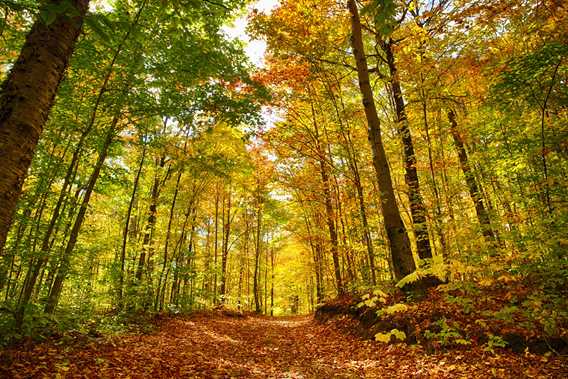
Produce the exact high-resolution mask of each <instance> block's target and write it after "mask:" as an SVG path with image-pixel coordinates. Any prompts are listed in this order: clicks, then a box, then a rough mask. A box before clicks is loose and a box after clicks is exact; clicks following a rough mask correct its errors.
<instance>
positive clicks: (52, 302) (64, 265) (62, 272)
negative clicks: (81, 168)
mask: <svg viewBox="0 0 568 379" xmlns="http://www.w3.org/2000/svg"><path fill="white" fill-rule="evenodd" d="M119 120H120V115H116V116H115V117H114V119H113V120H112V123H111V125H110V127H109V129H108V131H107V134H106V137H105V141H104V144H103V147H102V149H101V151H100V152H99V158H98V160H97V163H96V164H95V167H94V169H93V172H92V174H91V177H90V178H89V182H88V183H87V187H86V188H85V194H84V196H83V201H82V202H81V207H80V208H79V213H78V214H77V218H76V219H75V223H74V224H73V228H72V229H71V234H70V235H69V241H68V242H67V246H66V247H65V251H64V252H63V256H62V257H61V266H60V268H59V270H58V272H57V276H56V277H55V281H54V283H53V286H52V288H51V291H50V293H49V298H48V299H47V304H46V306H45V312H46V313H52V312H53V311H54V310H55V307H56V306H57V302H58V301H59V295H60V294H61V290H62V289H63V281H64V280H65V277H66V276H67V273H68V271H69V264H70V259H71V253H72V252H73V249H74V248H75V244H76V243H77V238H78V237H79V232H80V230H81V226H82V225H83V221H84V220H85V215H86V214H87V207H88V205H89V201H90V199H91V195H92V194H93V191H94V189H95V184H96V183H97V180H98V178H99V175H100V173H101V169H102V167H103V165H104V162H105V160H106V157H107V155H108V149H109V147H110V145H111V144H112V141H113V139H114V136H115V132H116V125H117V124H118V121H119Z"/></svg>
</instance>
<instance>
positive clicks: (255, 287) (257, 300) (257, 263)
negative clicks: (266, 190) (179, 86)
mask: <svg viewBox="0 0 568 379" xmlns="http://www.w3.org/2000/svg"><path fill="white" fill-rule="evenodd" d="M258 191H259V192H260V189H258ZM261 237H262V203H261V199H260V193H258V194H257V210H256V246H255V253H254V277H253V289H252V292H253V293H254V305H255V308H254V309H255V312H256V313H260V312H261V307H260V306H261V304H260V294H259V292H258V291H259V285H258V284H259V283H258V281H259V269H260V267H259V266H260V248H261V246H262V241H261Z"/></svg>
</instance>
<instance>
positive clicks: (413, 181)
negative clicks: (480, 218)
mask: <svg viewBox="0 0 568 379" xmlns="http://www.w3.org/2000/svg"><path fill="white" fill-rule="evenodd" d="M382 45H383V49H384V51H385V54H386V58H387V64H388V67H389V73H390V84H391V89H392V94H393V97H394V105H395V111H396V121H397V123H398V128H399V134H400V138H401V140H402V146H403V152H404V171H405V174H404V180H405V182H406V185H407V187H408V200H409V201H410V215H411V217H412V225H413V226H414V233H415V235H416V247H417V251H418V256H419V257H420V259H428V258H432V249H431V247H430V237H429V236H428V225H427V224H426V207H425V206H424V200H423V199H422V194H421V193H420V181H419V179H418V172H417V171H416V155H415V153H414V144H413V142H412V134H411V133H410V127H409V125H408V117H407V116H406V105H405V103H404V97H403V96H402V88H401V85H400V80H399V77H398V70H397V67H396V62H395V59H394V53H393V51H392V44H391V42H384V43H383V44H382Z"/></svg>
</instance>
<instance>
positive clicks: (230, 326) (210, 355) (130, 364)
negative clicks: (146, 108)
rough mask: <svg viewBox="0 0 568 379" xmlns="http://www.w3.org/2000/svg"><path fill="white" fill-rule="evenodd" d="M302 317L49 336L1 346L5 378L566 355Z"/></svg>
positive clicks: (497, 370)
mask: <svg viewBox="0 0 568 379" xmlns="http://www.w3.org/2000/svg"><path fill="white" fill-rule="evenodd" d="M348 322H349V321H347V319H344V320H343V324H342V328H339V327H338V323H337V322H336V321H332V322H329V323H326V324H319V323H317V322H316V321H313V320H312V318H311V317H296V318H276V319H270V318H260V317H247V318H231V317H225V316H221V315H218V314H211V313H207V314H199V315H195V316H192V317H190V318H186V319H183V318H174V319H170V320H167V321H165V322H164V323H163V325H162V326H161V327H160V329H159V331H157V332H156V333H153V334H150V335H130V336H123V337H121V338H115V339H112V340H109V341H106V342H96V343H95V342H92V343H90V344H86V345H85V344H83V345H81V346H79V345H74V346H67V347H66V346H57V345H55V344H54V343H53V342H50V343H43V344H38V345H35V346H32V347H30V348H29V349H27V350H26V349H23V348H22V347H20V348H18V349H16V348H13V349H9V350H6V351H3V352H2V353H1V354H0V377H3V378H4V377H6V378H42V377H49V378H51V377H65V378H92V377H105V378H144V377H148V378H179V377H181V378H193V377H203V378H229V377H247V378H268V377H271V378H330V377H341V378H354V377H366V378H432V377H434V378H454V377H457V378H462V377H464V378H466V377H479V378H488V377H496V378H509V377H519V378H522V377H529V378H539V377H540V378H544V377H548V378H554V377H558V378H561V377H566V376H568V368H567V366H566V361H565V360H560V359H557V358H552V357H548V358H546V357H542V356H534V355H524V356H522V355H515V354H504V355H503V354H500V355H491V354H487V353H485V352H483V351H480V350H474V351H465V352H464V351H457V352H456V351H453V352H448V353H440V354H435V355H427V354H425V353H424V351H423V350H422V349H421V348H420V347H411V346H406V345H402V344H400V345H380V344H377V343H374V342H370V341H363V340H360V339H358V338H357V337H355V336H351V335H346V334H344V333H342V331H341V330H342V329H344V328H345V327H348V326H349V325H347V324H346V323H348Z"/></svg>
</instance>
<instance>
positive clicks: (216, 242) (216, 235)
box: [213, 183, 219, 305]
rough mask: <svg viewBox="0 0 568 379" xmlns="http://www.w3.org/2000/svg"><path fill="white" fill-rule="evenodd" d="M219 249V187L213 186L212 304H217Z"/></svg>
mask: <svg viewBox="0 0 568 379" xmlns="http://www.w3.org/2000/svg"><path fill="white" fill-rule="evenodd" d="M218 249H219V185H218V183H217V184H215V233H214V245H213V254H214V257H213V304H215V305H216V304H217V269H218V267H217V260H218V255H219V254H218V251H219V250H218Z"/></svg>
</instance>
